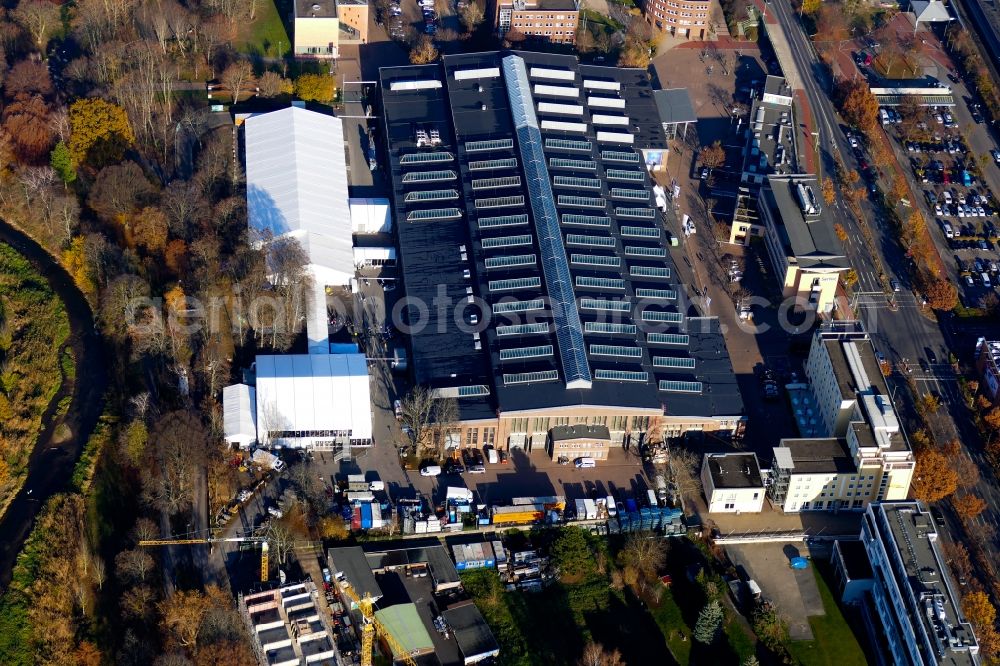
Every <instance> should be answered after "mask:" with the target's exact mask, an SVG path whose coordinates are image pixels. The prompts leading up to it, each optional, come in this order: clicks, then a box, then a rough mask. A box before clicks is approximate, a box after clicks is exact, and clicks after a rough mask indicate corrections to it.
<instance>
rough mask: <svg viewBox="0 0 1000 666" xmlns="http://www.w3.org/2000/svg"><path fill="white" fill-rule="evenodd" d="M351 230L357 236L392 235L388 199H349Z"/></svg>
mask: <svg viewBox="0 0 1000 666" xmlns="http://www.w3.org/2000/svg"><path fill="white" fill-rule="evenodd" d="M348 205H349V206H350V207H351V230H352V231H354V233H356V234H391V233H392V215H390V214H389V200H388V199H359V198H354V199H349V200H348Z"/></svg>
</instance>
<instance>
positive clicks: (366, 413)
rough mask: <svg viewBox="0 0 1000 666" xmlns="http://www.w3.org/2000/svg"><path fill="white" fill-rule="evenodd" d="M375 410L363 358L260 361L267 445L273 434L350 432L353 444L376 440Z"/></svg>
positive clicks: (261, 421) (260, 412)
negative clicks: (271, 432) (373, 427)
mask: <svg viewBox="0 0 1000 666" xmlns="http://www.w3.org/2000/svg"><path fill="white" fill-rule="evenodd" d="M333 405H335V406H336V408H335V409H334V408H331V406H333ZM370 405H371V395H370V390H369V381H368V363H367V360H366V359H365V356H364V354H312V355H303V354H285V355H281V356H269V355H268V356H265V355H260V356H257V425H258V428H259V437H260V440H261V441H262V442H263V441H264V440H265V439H266V438H267V432H268V431H338V432H346V431H349V432H350V433H351V435H350V436H351V438H352V439H371V437H372V416H371V406H370Z"/></svg>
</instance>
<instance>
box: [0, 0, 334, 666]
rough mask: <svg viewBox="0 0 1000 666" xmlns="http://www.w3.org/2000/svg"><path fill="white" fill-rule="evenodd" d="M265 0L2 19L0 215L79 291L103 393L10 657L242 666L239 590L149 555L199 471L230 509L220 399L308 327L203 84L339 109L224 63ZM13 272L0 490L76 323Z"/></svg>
mask: <svg viewBox="0 0 1000 666" xmlns="http://www.w3.org/2000/svg"><path fill="white" fill-rule="evenodd" d="M270 1H271V0H252V1H247V0H184V1H178V0H149V1H140V0H75V1H73V2H61V1H59V0H21V1H20V2H18V3H14V6H13V7H11V4H12V3H8V5H7V6H8V7H11V8H9V9H5V10H3V12H2V13H0V85H2V110H0V218H2V219H3V220H4V221H5V222H6V223H9V224H11V225H13V226H14V227H16V228H17V229H19V230H21V231H23V232H25V233H27V234H28V235H30V236H31V237H32V238H33V239H34V240H36V241H37V242H38V243H39V244H40V245H41V246H42V247H43V248H45V250H46V251H47V252H49V253H50V254H51V255H52V256H53V257H54V258H56V259H57V260H58V261H59V262H60V264H61V265H62V266H64V267H65V269H66V270H67V272H68V273H69V274H70V275H71V276H72V278H73V280H74V282H75V283H76V285H77V286H78V287H79V289H80V291H81V292H82V293H83V294H84V295H85V296H86V298H87V300H88V302H89V303H90V305H91V308H92V309H93V312H94V315H95V321H96V323H97V327H98V330H99V332H100V333H101V335H102V338H103V340H104V344H105V345H106V348H107V349H106V352H107V353H106V357H107V358H108V359H109V367H108V368H107V372H108V375H109V378H110V382H109V385H110V387H111V388H110V389H109V392H108V395H107V396H106V406H105V412H104V415H103V417H102V418H101V420H100V422H99V424H98V427H97V429H96V430H95V431H94V433H93V434H92V435H91V436H90V438H89V441H88V442H87V443H86V446H85V448H84V453H83V456H82V457H81V459H80V461H79V462H78V464H77V468H76V473H75V475H74V480H73V484H72V486H71V487H70V488H69V489H67V491H66V492H65V493H64V494H61V495H58V496H56V497H53V498H52V499H51V500H49V502H48V503H47V504H46V506H45V507H44V509H43V510H42V512H41V514H40V515H39V518H38V523H37V526H36V529H35V530H34V532H33V533H32V535H31V536H30V537H29V539H28V541H27V543H26V545H25V548H24V550H23V552H22V553H21V555H20V557H19V559H18V562H17V564H16V566H15V569H14V574H13V581H12V582H11V584H10V586H9V588H8V589H7V590H6V591H5V593H4V595H3V597H2V598H0V662H2V663H4V664H87V665H90V664H102V663H116V664H137V665H138V664H153V663H155V664H163V665H166V664H171V665H172V664H189V663H193V664H209V663H211V664H245V663H249V662H250V661H251V660H252V656H251V653H250V652H249V650H250V646H249V642H248V640H247V638H246V636H245V631H244V629H243V626H242V624H241V622H240V620H239V616H238V615H237V613H236V611H235V610H234V609H235V604H234V601H233V599H232V597H231V595H230V593H229V591H228V590H222V589H219V588H216V587H207V588H205V587H203V586H202V584H201V580H200V578H199V576H198V575H197V572H195V573H194V574H192V573H190V572H185V575H183V576H178V575H177V574H176V572H175V574H174V577H175V578H177V580H171V581H167V580H165V579H166V578H167V577H169V576H170V573H168V572H165V571H164V569H163V567H162V566H161V564H162V563H161V562H160V561H158V558H159V554H158V553H157V551H154V550H147V549H142V548H139V547H137V543H138V541H139V540H141V539H149V538H159V537H160V536H164V535H167V536H169V534H170V533H172V532H174V533H176V532H183V531H184V526H185V525H186V524H189V523H190V521H191V512H192V503H193V492H194V485H195V480H196V476H197V475H198V474H200V473H202V470H207V481H208V488H209V495H210V497H212V498H214V499H216V501H226V500H227V499H228V498H230V497H232V496H233V494H234V493H235V491H236V484H237V479H236V470H235V468H233V467H232V466H231V465H230V464H229V463H230V459H229V456H228V454H227V450H226V448H225V446H224V443H223V440H222V437H221V428H222V424H221V418H222V412H221V406H220V401H221V390H222V387H223V386H224V385H225V384H227V383H229V382H230V380H231V378H232V375H233V374H234V373H236V372H237V371H238V369H239V367H240V365H241V363H242V364H243V365H246V363H245V362H244V360H245V359H248V358H252V356H253V355H254V354H255V353H257V352H258V351H262V350H264V351H266V350H280V351H284V350H287V349H289V348H290V347H291V346H292V345H293V344H294V343H295V342H296V340H297V337H298V334H299V332H300V327H301V316H300V315H301V312H302V310H301V308H302V306H301V298H300V297H299V295H300V294H301V292H302V289H303V288H304V287H305V286H306V282H307V275H306V273H305V272H304V270H303V267H302V254H301V248H300V247H298V245H297V244H296V243H294V242H287V241H281V240H274V239H271V238H260V237H257V238H250V237H249V234H248V231H247V217H246V198H245V196H246V195H245V187H244V182H243V172H242V167H241V165H240V160H239V158H238V155H237V145H236V144H235V141H236V133H235V131H234V128H233V126H232V125H231V124H230V123H228V122H218V121H217V118H213V117H212V114H211V113H210V110H209V106H208V104H209V103H208V100H207V99H206V96H205V92H204V91H205V84H206V82H208V81H213V82H214V90H215V92H214V98H215V99H214V100H213V101H215V100H218V99H219V97H220V96H221V97H222V98H223V100H224V101H226V102H227V103H228V102H239V101H243V100H245V99H247V98H249V97H251V96H254V95H256V96H258V97H262V98H263V97H269V98H276V99H277V100H287V99H290V97H291V95H292V94H293V93H296V94H297V96H298V97H299V98H301V99H307V100H311V101H318V102H330V101H332V99H333V95H334V86H333V80H332V78H331V77H329V76H327V75H325V74H324V73H323V72H321V71H319V69H318V68H312V69H309V68H307V67H305V68H304V67H296V66H294V65H292V64H291V63H290V61H289V62H288V63H285V62H282V61H276V60H275V59H269V60H268V62H267V64H266V63H265V61H264V59H263V58H261V57H260V56H259V53H257V54H255V55H246V54H243V53H239V52H237V51H236V50H234V47H233V44H243V45H245V44H246V30H247V26H252V25H253V23H254V20H255V15H256V14H257V12H258V9H259V7H260V6H262V3H264V2H267V3H270ZM272 9H273V8H272ZM270 16H272V17H273V16H274V12H273V11H271V12H270ZM250 51H254V50H253V49H248V52H250ZM255 53H256V52H255ZM289 75H291V76H289ZM217 115H218V114H217ZM228 118H229V117H228V115H227V116H226V120H227V121H228ZM213 121H214V122H213ZM22 262H23V260H22V259H21V258H20V257H19V256H18V255H16V254H15V253H13V252H12V251H10V250H8V249H7V248H5V247H4V248H0V308H2V309H0V313H2V316H0V416H2V418H0V441H2V442H3V448H2V450H0V453H2V455H0V493H2V492H6V491H8V490H9V489H10V488H12V487H14V486H13V485H12V484H14V483H15V482H14V481H13V479H15V478H16V477H17V475H18V474H19V473H20V472H19V470H21V468H22V467H23V465H24V463H25V459H26V455H27V453H28V452H29V451H30V449H31V446H32V444H33V443H34V441H35V438H34V436H33V432H32V424H33V423H34V421H37V419H38V414H40V409H44V405H45V404H47V401H46V396H49V398H50V399H51V396H52V395H54V392H55V390H56V388H58V385H59V384H60V383H61V381H62V378H63V377H64V376H67V373H71V372H72V364H73V359H72V357H68V358H67V356H66V355H60V349H61V347H62V344H63V341H64V340H65V338H66V336H67V335H68V326H67V324H66V322H65V315H64V313H61V312H60V310H59V305H58V301H57V300H54V299H51V298H49V296H50V295H51V294H47V293H46V292H45V289H44V287H45V284H44V282H43V281H40V280H39V279H38V278H37V276H32V275H31V274H30V271H29V269H28V268H26V264H24V263H22ZM268 275H270V276H271V277H274V276H278V279H277V280H275V281H274V283H276V284H278V285H279V286H278V287H272V283H271V282H269V281H268V279H267V277H268ZM258 301H263V302H265V303H266V304H268V306H267V307H249V304H251V303H256V302H258ZM286 304H287V307H286ZM12 331H16V334H13V335H9V334H8V332H12ZM40 406H41V407H40ZM33 419H34V421H33ZM34 427H35V429H36V430H37V426H34ZM35 434H37V433H35ZM181 564H182V565H183V564H184V563H183V562H182V563H181ZM182 568H183V566H182ZM168 583H169V584H168ZM168 588H169V589H171V590H174V591H173V593H172V594H169V595H168V594H165V590H166V589H168Z"/></svg>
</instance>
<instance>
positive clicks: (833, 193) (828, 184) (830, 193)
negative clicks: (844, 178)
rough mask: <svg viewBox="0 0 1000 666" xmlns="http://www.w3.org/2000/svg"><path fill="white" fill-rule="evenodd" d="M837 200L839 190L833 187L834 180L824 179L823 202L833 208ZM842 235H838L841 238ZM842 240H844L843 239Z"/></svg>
mask: <svg viewBox="0 0 1000 666" xmlns="http://www.w3.org/2000/svg"><path fill="white" fill-rule="evenodd" d="M836 200H837V190H836V188H835V187H834V186H833V179H832V178H830V177H829V176H827V177H826V178H824V179H823V201H825V202H826V205H827V206H832V205H833V202H834V201H836ZM839 235H840V234H838V236H839ZM840 240H844V239H843V238H841V239H840Z"/></svg>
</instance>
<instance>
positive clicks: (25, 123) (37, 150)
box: [3, 93, 53, 164]
mask: <svg viewBox="0 0 1000 666" xmlns="http://www.w3.org/2000/svg"><path fill="white" fill-rule="evenodd" d="M3 129H4V130H5V131H6V132H7V135H8V136H10V137H11V139H12V140H13V142H14V152H15V153H16V154H17V156H18V158H20V160H21V161H22V162H23V163H28V164H37V163H39V162H41V161H43V160H44V158H45V156H46V155H48V153H49V150H50V149H51V148H52V140H53V136H52V130H51V128H50V126H49V106H48V104H46V103H45V100H44V99H42V97H41V95H29V94H27V93H19V94H18V96H17V99H16V100H15V101H14V102H13V103H11V104H9V105H8V106H7V108H5V109H4V111H3Z"/></svg>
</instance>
